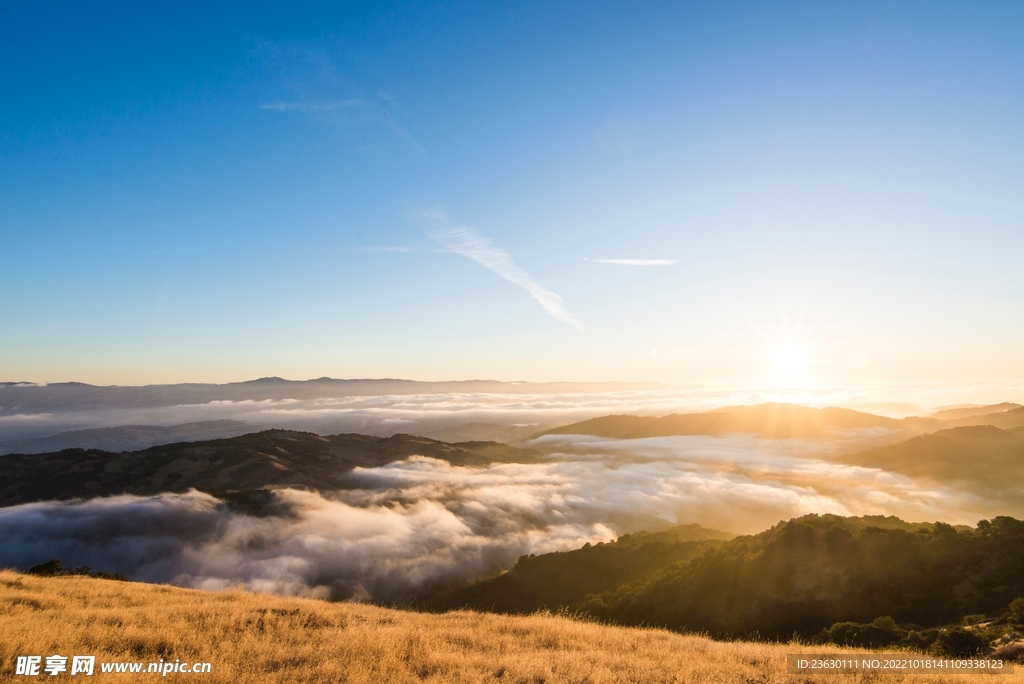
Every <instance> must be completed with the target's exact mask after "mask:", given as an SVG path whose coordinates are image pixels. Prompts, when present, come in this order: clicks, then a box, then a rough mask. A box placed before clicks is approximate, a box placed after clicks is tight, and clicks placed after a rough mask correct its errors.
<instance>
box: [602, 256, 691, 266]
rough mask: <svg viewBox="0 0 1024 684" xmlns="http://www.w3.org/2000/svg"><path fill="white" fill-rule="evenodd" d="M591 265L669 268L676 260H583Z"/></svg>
mask: <svg viewBox="0 0 1024 684" xmlns="http://www.w3.org/2000/svg"><path fill="white" fill-rule="evenodd" d="M583 260H584V261H589V262H591V263H593V264H618V265H619V266H671V265H672V264H675V263H677V262H678V261H679V260H678V259H590V258H588V257H584V258H583Z"/></svg>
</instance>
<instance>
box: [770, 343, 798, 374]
mask: <svg viewBox="0 0 1024 684" xmlns="http://www.w3.org/2000/svg"><path fill="white" fill-rule="evenodd" d="M771 362H772V370H773V371H774V373H775V376H776V377H777V378H778V379H779V380H782V381H784V382H796V381H798V380H801V379H803V377H804V376H805V375H806V373H807V351H806V350H805V349H804V348H803V347H801V346H799V345H796V344H780V345H778V346H776V347H775V349H773V350H772V353H771Z"/></svg>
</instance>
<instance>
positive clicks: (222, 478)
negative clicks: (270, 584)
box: [0, 430, 539, 506]
mask: <svg viewBox="0 0 1024 684" xmlns="http://www.w3.org/2000/svg"><path fill="white" fill-rule="evenodd" d="M538 455H539V454H538V452H536V451H534V450H532V449H518V448H515V447H510V446H508V445H505V444H499V443H496V442H463V443H459V444H448V443H445V442H439V441H437V440H432V439H427V438H425V437H414V436H411V435H395V436H393V437H371V436H368V435H358V434H342V435H333V436H330V437H321V436H320V435H315V434H312V433H309V432H293V431H288V430H266V431H263V432H256V433H251V434H247V435H242V436H240V437H231V438H228V439H217V440H209V441H203V442H183V443H177V444H165V445H161V446H156V447H151V448H149V449H145V450H142V451H132V452H122V453H112V452H109V451H101V450H99V449H66V450H64V451H60V452H56V453H49V454H11V455H7V456H0V506H13V505H16V504H22V503H29V502H32V501H48V500H62V499H72V498H75V499H79V498H80V499H87V498H92V497H96V496H111V495H115V494H138V495H152V494H159V493H161V492H183V491H187V490H188V489H191V488H195V489H198V490H200V491H205V492H209V493H213V494H222V493H226V492H238V491H250V490H259V489H267V488H279V487H305V488H309V489H315V490H336V489H340V488H344V487H345V486H346V483H345V476H346V474H347V473H348V472H350V471H351V470H352V469H353V468H355V467H357V466H361V467H366V468H374V467H379V466H383V465H386V464H388V463H391V462H394V461H400V460H403V459H406V458H409V457H410V456H429V457H431V458H438V459H442V460H445V461H448V462H449V463H451V464H453V465H486V464H488V463H494V462H501V463H510V462H517V463H522V462H525V463H529V462H532V461H534V460H536V458H537V457H538Z"/></svg>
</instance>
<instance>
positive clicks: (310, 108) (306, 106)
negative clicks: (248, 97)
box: [260, 98, 365, 114]
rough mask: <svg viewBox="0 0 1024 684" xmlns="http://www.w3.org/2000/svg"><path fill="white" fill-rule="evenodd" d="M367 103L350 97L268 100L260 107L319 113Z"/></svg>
mask: <svg viewBox="0 0 1024 684" xmlns="http://www.w3.org/2000/svg"><path fill="white" fill-rule="evenodd" d="M363 104H365V103H364V102H363V101H362V100H357V99H354V98H353V99H348V100H337V101H334V102H268V103H266V104H262V105H260V109H271V110H273V111H275V112H303V113H304V114H318V113H321V112H333V111H336V110H339V109H348V108H349V107H359V106H361V105H363Z"/></svg>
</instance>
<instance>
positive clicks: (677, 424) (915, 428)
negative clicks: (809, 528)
mask: <svg viewBox="0 0 1024 684" xmlns="http://www.w3.org/2000/svg"><path fill="white" fill-rule="evenodd" d="M945 426H946V424H945V423H943V422H942V421H939V420H933V419H929V418H904V419H900V420H897V419H895V418H886V417H883V416H875V415H872V414H870V413H862V412H860V411H853V410H851V409H841V408H823V409H816V408H808V407H806V406H798V405H795V404H777V403H769V404H759V405H757V406H730V407H726V408H722V409H717V410H715V411H710V412H707V413H684V414H679V413H673V414H671V415H667V416H632V415H614V416H603V417H601V418H592V419H590V420H584V421H581V422H578V423H572V424H571V425H564V426H562V427H558V428H554V429H551V430H546V431H544V432H542V433H541V434H542V435H571V434H576V435H592V436H595V437H610V438H614V439H639V438H644V437H669V436H684V435H712V436H721V435H726V434H730V433H747V434H753V435H757V436H759V437H764V438H768V439H787V438H793V437H805V438H823V437H830V436H833V435H834V434H835V433H836V432H837V431H840V430H850V429H857V428H885V429H889V430H903V431H907V432H910V433H921V432H928V431H931V430H937V429H940V428H942V427H945Z"/></svg>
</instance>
